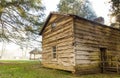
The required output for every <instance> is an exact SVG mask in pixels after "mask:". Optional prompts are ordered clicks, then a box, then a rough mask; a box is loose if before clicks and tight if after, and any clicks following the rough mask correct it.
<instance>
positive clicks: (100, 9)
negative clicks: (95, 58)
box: [0, 0, 109, 56]
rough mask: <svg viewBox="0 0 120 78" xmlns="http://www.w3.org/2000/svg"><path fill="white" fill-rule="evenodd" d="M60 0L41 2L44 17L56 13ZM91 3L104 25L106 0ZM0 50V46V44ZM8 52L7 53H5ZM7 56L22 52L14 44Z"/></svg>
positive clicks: (107, 6) (96, 0) (19, 54)
mask: <svg viewBox="0 0 120 78" xmlns="http://www.w3.org/2000/svg"><path fill="white" fill-rule="evenodd" d="M59 1H60V0H54V1H53V0H43V3H44V5H45V6H46V12H45V13H46V16H48V14H49V13H50V12H52V11H56V9H57V6H56V5H57V4H58V3H59ZM90 1H91V2H92V5H93V8H94V10H95V12H96V14H97V15H98V17H99V16H102V17H104V18H105V21H106V23H107V22H108V20H109V18H108V11H109V9H108V8H109V5H108V4H106V3H107V1H108V0H90ZM0 49H1V44H0ZM7 52H8V53H7ZM6 53H7V55H14V56H21V54H22V52H21V50H20V48H19V47H18V46H17V45H15V44H10V45H7V46H6Z"/></svg>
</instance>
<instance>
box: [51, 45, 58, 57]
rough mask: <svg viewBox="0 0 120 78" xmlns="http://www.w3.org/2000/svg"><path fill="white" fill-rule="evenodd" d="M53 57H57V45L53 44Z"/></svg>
mask: <svg viewBox="0 0 120 78" xmlns="http://www.w3.org/2000/svg"><path fill="white" fill-rule="evenodd" d="M52 58H53V59H57V47H56V46H52Z"/></svg>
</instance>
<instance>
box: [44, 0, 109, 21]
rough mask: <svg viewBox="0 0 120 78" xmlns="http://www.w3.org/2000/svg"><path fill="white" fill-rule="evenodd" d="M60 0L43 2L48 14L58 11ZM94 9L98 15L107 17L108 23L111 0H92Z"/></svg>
mask: <svg viewBox="0 0 120 78" xmlns="http://www.w3.org/2000/svg"><path fill="white" fill-rule="evenodd" d="M59 1H60V0H54V1H51V0H43V4H44V5H45V6H46V12H45V13H46V15H48V14H49V13H50V12H52V11H56V8H57V4H58V3H59ZM90 1H91V3H92V5H93V9H94V10H95V12H96V14H97V16H98V17H99V16H102V17H104V18H105V22H106V23H108V21H109V18H108V12H109V5H108V1H109V0H90Z"/></svg>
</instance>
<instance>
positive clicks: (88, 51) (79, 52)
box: [74, 18, 120, 74]
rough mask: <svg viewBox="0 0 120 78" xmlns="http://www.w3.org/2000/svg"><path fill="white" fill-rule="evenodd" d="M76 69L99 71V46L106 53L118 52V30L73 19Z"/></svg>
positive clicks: (87, 71) (119, 46) (78, 70)
mask: <svg viewBox="0 0 120 78" xmlns="http://www.w3.org/2000/svg"><path fill="white" fill-rule="evenodd" d="M74 30H75V31H74V34H75V43H74V45H75V53H76V54H75V59H76V71H77V72H80V73H83V74H85V73H97V72H100V66H99V65H100V60H101V59H100V48H106V49H107V55H108V54H114V55H117V54H118V53H119V52H120V31H118V30H116V29H114V28H110V27H106V26H102V25H101V26H100V24H95V23H93V22H89V21H86V20H82V19H77V18H76V19H75V21H74Z"/></svg>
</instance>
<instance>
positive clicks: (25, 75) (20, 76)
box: [0, 61, 120, 78]
mask: <svg viewBox="0 0 120 78" xmlns="http://www.w3.org/2000/svg"><path fill="white" fill-rule="evenodd" d="M0 78H120V75H118V74H92V75H81V76H76V75H73V74H71V73H70V72H65V71H60V70H55V69H48V68H44V67H42V65H41V64H40V62H39V61H0Z"/></svg>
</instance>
